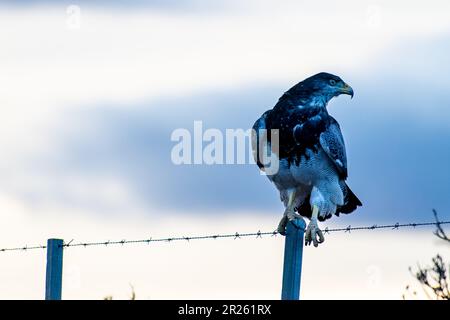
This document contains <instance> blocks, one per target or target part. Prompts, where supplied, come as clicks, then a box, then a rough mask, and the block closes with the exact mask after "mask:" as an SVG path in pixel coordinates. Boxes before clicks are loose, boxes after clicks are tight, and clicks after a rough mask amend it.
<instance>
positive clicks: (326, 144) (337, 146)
mask: <svg viewBox="0 0 450 320" xmlns="http://www.w3.org/2000/svg"><path fill="white" fill-rule="evenodd" d="M320 145H321V146H322V148H323V150H324V151H325V153H326V154H327V155H328V156H329V157H330V159H331V160H332V161H333V162H334V164H335V165H336V168H337V170H338V173H339V177H340V178H341V179H346V178H347V155H346V152H345V144H344V138H343V136H342V133H341V128H340V127H339V123H338V122H337V121H336V120H335V119H334V118H333V117H331V116H330V124H329V125H328V126H327V128H326V130H325V131H324V132H322V133H321V134H320Z"/></svg>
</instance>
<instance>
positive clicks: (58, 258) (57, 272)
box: [45, 239, 64, 300]
mask: <svg viewBox="0 0 450 320" xmlns="http://www.w3.org/2000/svg"><path fill="white" fill-rule="evenodd" d="M63 244H64V241H63V240H61V239H48V240H47V272H46V277H45V300H61V291H62V270H63V269H62V268H63Z"/></svg>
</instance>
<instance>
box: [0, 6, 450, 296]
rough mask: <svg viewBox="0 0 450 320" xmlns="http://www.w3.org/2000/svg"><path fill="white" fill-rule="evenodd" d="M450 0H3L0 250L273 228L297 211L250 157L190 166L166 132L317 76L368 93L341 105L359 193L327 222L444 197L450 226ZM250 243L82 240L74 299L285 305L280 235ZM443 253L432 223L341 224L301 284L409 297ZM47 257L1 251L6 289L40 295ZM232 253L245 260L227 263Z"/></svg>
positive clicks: (245, 115) (392, 212) (420, 213)
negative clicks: (423, 267) (415, 275)
mask: <svg viewBox="0 0 450 320" xmlns="http://www.w3.org/2000/svg"><path fill="white" fill-rule="evenodd" d="M448 9H449V4H448V2H446V1H430V2H429V3H427V4H426V5H425V4H423V3H421V2H418V1H413V2H411V1H408V2H407V1H398V2H395V3H391V2H389V1H370V2H368V1H353V0H352V1H343V2H340V4H339V5H337V4H333V3H332V2H331V1H315V2H313V1H282V2H281V3H280V2H279V1H278V2H277V1H272V0H264V1H253V0H247V1H234V0H231V1H215V2H206V1H187V0H186V1H149V2H145V1H130V2H127V4H126V5H124V4H123V2H121V3H119V2H118V1H78V2H76V1H75V2H73V1H71V2H64V1H63V2H61V1H37V0H36V1H22V2H20V4H16V2H14V1H1V2H0V38H1V39H2V43H3V44H2V50H1V51H0V70H2V72H1V73H0V88H1V90H0V105H1V108H0V112H1V116H0V122H1V125H0V147H1V150H2V157H1V159H0V214H1V215H2V217H3V219H2V220H3V223H1V224H0V247H10V246H13V247H15V246H21V245H25V244H28V245H32V244H41V243H45V241H46V239H47V238H50V237H61V238H63V239H65V240H66V241H70V240H71V239H74V241H75V242H77V241H90V240H92V241H95V240H112V239H115V238H119V240H120V239H122V238H131V239H133V238H141V237H148V236H149V235H150V236H153V235H155V236H156V235H159V236H172V235H173V236H175V235H189V234H196V233H200V234H214V233H218V232H230V233H234V232H236V231H240V232H245V231H257V230H270V231H271V230H273V229H275V227H276V225H277V224H278V220H279V219H280V217H281V214H282V212H283V208H282V205H281V203H280V202H279V197H278V195H277V193H276V190H275V188H274V187H273V186H272V185H270V183H269V182H268V181H267V179H266V178H265V177H264V176H261V175H260V174H259V173H258V169H257V167H256V166H255V165H254V164H245V165H237V164H236V165H197V166H187V165H182V166H176V165H174V164H173V163H172V161H171V158H170V154H171V149H172V147H173V146H174V142H173V141H171V139H170V136H171V133H172V132H173V131H174V130H176V129H179V128H185V129H188V130H189V131H192V130H193V124H194V121H196V120H201V121H203V126H204V128H205V129H207V128H217V129H219V130H225V129H238V128H242V129H248V128H250V127H251V126H252V125H253V122H254V121H255V120H256V119H257V118H258V117H259V116H260V115H261V114H262V113H263V112H264V111H266V110H268V109H270V108H271V107H272V106H273V105H274V104H275V103H276V101H277V99H278V98H279V96H280V95H281V94H282V93H283V92H284V91H286V90H287V89H289V88H290V87H291V86H292V85H294V84H295V83H297V82H299V81H301V80H303V79H304V78H306V77H308V76H310V75H312V74H314V73H317V72H320V71H327V72H331V73H334V74H337V75H339V76H340V77H341V78H343V79H344V80H345V81H346V82H347V83H349V84H350V85H351V86H352V87H353V89H354V91H355V97H354V98H353V99H352V100H350V99H348V98H347V97H339V98H337V99H334V100H333V101H332V102H331V103H330V105H329V112H330V113H331V114H332V115H333V116H334V117H335V118H336V119H337V120H338V121H339V122H340V124H341V128H342V131H343V134H344V137H345V140H346V147H347V155H348V162H349V164H348V166H349V180H348V183H349V185H350V186H351V188H352V189H353V191H354V192H355V193H356V194H357V195H358V197H359V198H360V199H361V200H362V202H363V204H364V205H363V207H362V208H360V209H358V211H357V212H356V213H354V214H352V215H348V216H342V217H340V218H335V219H332V220H331V221H329V222H326V223H324V224H322V225H323V226H324V227H325V226H329V227H332V226H347V225H349V224H351V225H372V224H381V223H395V222H410V221H418V222H421V221H431V220H432V219H433V216H432V213H431V209H432V208H435V209H437V210H438V212H439V213H440V216H441V218H442V219H447V220H448V219H449V218H450V214H449V212H450V198H449V197H448V194H449V190H450V185H449V181H450V169H449V168H448V163H449V161H450V148H449V143H448V141H450V125H449V123H448V120H447V119H449V116H450V111H449V108H448V106H449V105H450V91H449V90H448V89H449V87H450V78H449V77H448V74H449V72H450V58H449V57H450V41H449V40H450V32H449V31H450V21H449V20H448V17H447V16H446V13H447V12H448ZM239 241H240V240H239ZM236 243H237V241H234V242H233V241H228V240H224V241H222V240H221V242H219V240H218V241H215V242H207V241H205V242H204V243H201V244H200V243H199V244H193V243H192V244H189V245H186V244H177V245H175V244H170V245H162V246H158V245H155V247H152V248H151V249H150V248H148V247H145V246H144V247H139V246H137V247H136V248H134V247H133V248H129V247H127V248H107V249H105V248H98V249H91V248H89V249H75V248H74V249H68V250H67V251H66V253H65V255H66V256H65V269H64V272H65V277H64V279H68V280H67V281H65V282H64V290H63V292H64V293H63V297H64V298H68V299H82V298H89V299H100V298H102V297H103V296H106V295H114V296H116V297H117V298H127V294H128V292H129V284H130V283H132V284H133V286H134V287H135V288H136V291H137V294H138V298H139V297H141V298H143V299H147V298H150V299H157V298H164V299H166V298H194V299H196V298H208V297H214V298H267V299H270V298H273V299H277V298H278V297H279V289H280V288H279V286H280V274H281V273H280V272H281V263H282V244H283V241H282V239H281V238H277V239H274V238H268V239H263V240H260V239H258V240H257V241H256V240H254V239H253V240H242V241H241V242H239V244H238V245H236ZM205 252H208V254H205ZM437 252H440V253H441V254H443V255H444V256H445V255H446V254H447V256H448V247H445V246H443V245H439V241H437V240H435V238H434V237H433V235H432V229H424V230H420V231H419V230H417V231H410V232H408V231H402V232H388V231H386V232H378V233H376V236H375V235H371V234H369V233H364V232H361V233H360V234H356V232H355V233H353V234H352V235H351V236H349V235H347V234H345V235H344V234H339V235H337V234H336V235H333V236H329V239H327V241H326V242H325V243H324V244H323V246H321V247H319V248H317V249H315V248H308V249H307V250H306V253H305V262H304V270H305V271H304V274H303V283H302V286H303V287H302V288H303V291H302V296H303V297H304V298H306V299H308V298H324V299H335V298H389V299H399V298H401V294H402V293H403V291H402V290H403V288H404V286H405V285H406V284H408V283H412V282H413V280H412V278H411V276H410V274H409V272H408V267H409V266H411V265H415V264H416V263H417V262H420V263H423V264H426V263H427V262H428V261H429V260H430V259H431V257H432V256H433V255H434V254H435V253H437ZM338 255H339V258H338ZM100 256H102V258H101V259H99V257H100ZM44 258H45V252H35V253H20V252H19V253H5V254H2V255H0V264H1V265H2V269H4V270H5V271H4V272H2V273H1V274H0V283H1V285H0V288H1V289H2V290H0V298H1V299H11V298H27V299H40V298H42V297H43V284H44V271H43V270H44V268H45V260H44ZM94 259H95V260H94ZM336 259H340V260H339V261H342V265H339V266H336V264H335V263H333V262H331V261H334V260H336ZM234 260H239V261H240V263H239V266H241V267H239V268H238V267H233V268H232V269H231V270H230V261H234ZM93 261H95V262H93ZM328 266H329V267H328ZM180 267H182V268H181V269H182V270H180ZM256 268H257V270H258V272H254V270H255V269H256ZM25 274H26V276H25ZM268 279H269V280H268ZM374 279H376V280H374ZM212 280H214V281H212ZM374 281H375V282H374ZM374 283H375V284H374ZM342 287H345V288H346V289H345V290H344V291H342Z"/></svg>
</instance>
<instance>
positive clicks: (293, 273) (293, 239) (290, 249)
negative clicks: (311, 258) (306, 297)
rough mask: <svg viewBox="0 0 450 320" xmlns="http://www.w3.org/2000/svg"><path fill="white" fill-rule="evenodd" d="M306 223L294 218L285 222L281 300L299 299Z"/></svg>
mask: <svg viewBox="0 0 450 320" xmlns="http://www.w3.org/2000/svg"><path fill="white" fill-rule="evenodd" d="M305 230H306V223H305V221H304V220H303V219H295V220H294V221H292V222H289V223H288V224H287V228H286V239H285V243H284V266H283V287H282V291H281V300H299V299H300V281H301V275H302V258H303V237H304V234H305Z"/></svg>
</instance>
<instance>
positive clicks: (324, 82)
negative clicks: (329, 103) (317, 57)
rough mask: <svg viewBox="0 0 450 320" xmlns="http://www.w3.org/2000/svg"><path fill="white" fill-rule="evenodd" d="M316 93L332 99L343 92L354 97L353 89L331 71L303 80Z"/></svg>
mask: <svg viewBox="0 0 450 320" xmlns="http://www.w3.org/2000/svg"><path fill="white" fill-rule="evenodd" d="M303 82H304V83H305V86H309V87H310V88H311V89H312V90H313V91H314V92H315V93H319V94H322V95H326V96H329V97H330V99H331V98H333V97H337V96H339V95H341V94H348V95H350V96H351V97H352V98H353V89H352V87H350V86H349V85H348V84H346V83H345V82H344V81H343V80H342V79H341V78H339V77H338V76H335V75H333V74H331V73H326V72H321V73H318V74H316V75H313V76H312V77H309V78H308V79H305V80H304V81H303Z"/></svg>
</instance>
